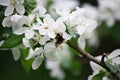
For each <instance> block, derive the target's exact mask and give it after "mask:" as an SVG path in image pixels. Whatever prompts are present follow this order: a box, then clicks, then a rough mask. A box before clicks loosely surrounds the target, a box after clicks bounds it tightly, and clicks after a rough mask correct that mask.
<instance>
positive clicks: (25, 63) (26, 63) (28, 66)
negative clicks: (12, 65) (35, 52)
mask: <svg viewBox="0 0 120 80" xmlns="http://www.w3.org/2000/svg"><path fill="white" fill-rule="evenodd" d="M28 54H29V48H26V49H25V50H24V51H23V54H22V58H21V59H20V61H21V63H22V66H23V68H24V69H25V71H26V73H27V74H28V73H29V71H30V69H31V65H32V62H33V59H30V60H25V58H26V57H27V55H28Z"/></svg>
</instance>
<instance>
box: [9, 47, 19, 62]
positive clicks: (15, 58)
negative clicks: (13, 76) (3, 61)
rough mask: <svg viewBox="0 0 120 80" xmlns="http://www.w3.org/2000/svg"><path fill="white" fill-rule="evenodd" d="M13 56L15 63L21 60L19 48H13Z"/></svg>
mask: <svg viewBox="0 0 120 80" xmlns="http://www.w3.org/2000/svg"><path fill="white" fill-rule="evenodd" d="M11 50H12V54H13V58H14V60H15V61H17V60H18V59H19V58H20V51H19V49H18V48H17V47H15V48H12V49H11Z"/></svg>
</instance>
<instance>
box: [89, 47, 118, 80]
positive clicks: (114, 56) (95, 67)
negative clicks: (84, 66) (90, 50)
mask: <svg viewBox="0 0 120 80" xmlns="http://www.w3.org/2000/svg"><path fill="white" fill-rule="evenodd" d="M119 55H120V49H116V50H114V51H113V52H112V53H111V54H110V55H108V56H107V57H108V59H111V60H112V64H113V65H119V64H120V57H119ZM101 58H102V56H98V57H96V59H98V60H101ZM105 60H106V59H105ZM90 66H91V68H92V70H93V74H92V75H90V76H89V77H88V80H92V78H93V77H94V76H95V75H96V74H98V73H99V71H100V70H104V69H103V68H102V67H101V66H99V65H97V64H96V63H94V62H92V61H90Z"/></svg>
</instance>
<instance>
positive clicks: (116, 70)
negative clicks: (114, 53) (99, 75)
mask: <svg viewBox="0 0 120 80" xmlns="http://www.w3.org/2000/svg"><path fill="white" fill-rule="evenodd" d="M105 65H106V66H107V67H109V68H110V70H111V71H112V72H113V73H116V72H118V71H119V68H118V67H116V66H114V65H112V64H110V63H108V62H105Z"/></svg>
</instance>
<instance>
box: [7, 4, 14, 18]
mask: <svg viewBox="0 0 120 80" xmlns="http://www.w3.org/2000/svg"><path fill="white" fill-rule="evenodd" d="M13 11H14V6H13V5H10V6H8V7H7V9H6V10H5V16H9V15H11V14H13Z"/></svg>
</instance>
